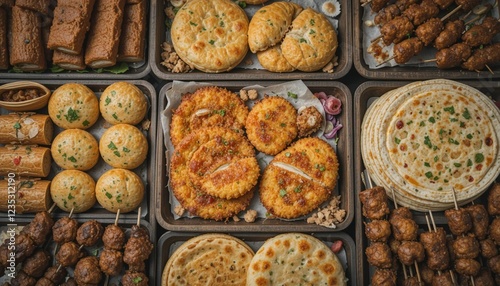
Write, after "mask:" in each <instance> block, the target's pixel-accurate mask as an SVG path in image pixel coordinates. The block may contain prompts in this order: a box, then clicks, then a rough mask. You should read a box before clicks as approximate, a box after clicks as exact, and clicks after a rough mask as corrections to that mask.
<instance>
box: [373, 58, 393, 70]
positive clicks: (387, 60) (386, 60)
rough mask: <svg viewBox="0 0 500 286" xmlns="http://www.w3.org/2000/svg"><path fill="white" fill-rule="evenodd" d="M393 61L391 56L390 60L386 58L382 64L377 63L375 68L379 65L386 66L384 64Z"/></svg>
mask: <svg viewBox="0 0 500 286" xmlns="http://www.w3.org/2000/svg"><path fill="white" fill-rule="evenodd" d="M393 59H394V56H392V57H390V58H388V59H385V60H384V61H383V62H380V63H378V64H377V65H376V67H379V66H381V65H383V64H386V63H388V62H390V61H392V60H393Z"/></svg>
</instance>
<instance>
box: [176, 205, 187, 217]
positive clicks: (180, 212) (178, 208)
mask: <svg viewBox="0 0 500 286" xmlns="http://www.w3.org/2000/svg"><path fill="white" fill-rule="evenodd" d="M185 211H186V210H185V209H184V208H183V207H182V206H181V205H176V206H175V208H174V213H175V214H176V215H178V216H182V215H183V214H184V212H185Z"/></svg>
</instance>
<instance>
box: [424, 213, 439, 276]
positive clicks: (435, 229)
mask: <svg viewBox="0 0 500 286" xmlns="http://www.w3.org/2000/svg"><path fill="white" fill-rule="evenodd" d="M429 214H430V217H431V219H432V221H434V218H433V216H432V212H431V211H430V210H429ZM425 220H426V221H427V227H428V228H429V232H432V227H431V223H430V221H429V216H428V215H427V214H425ZM436 231H437V228H436V225H435V224H434V232H436ZM437 272H438V275H441V270H438V271H437Z"/></svg>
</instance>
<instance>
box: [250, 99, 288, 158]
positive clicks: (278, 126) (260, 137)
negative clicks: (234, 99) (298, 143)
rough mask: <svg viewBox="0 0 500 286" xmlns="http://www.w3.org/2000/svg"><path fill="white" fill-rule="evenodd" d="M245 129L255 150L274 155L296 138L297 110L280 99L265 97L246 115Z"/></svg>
mask: <svg viewBox="0 0 500 286" xmlns="http://www.w3.org/2000/svg"><path fill="white" fill-rule="evenodd" d="M245 128H246V131H247V136H248V139H249V140H250V142H252V144H253V146H255V148H257V150H259V151H261V152H264V153H266V154H269V155H276V154H278V153H279V152H280V151H281V150H283V149H285V148H286V146H288V144H290V143H291V142H292V141H293V140H294V139H295V137H297V110H296V109H295V107H293V105H292V104H291V103H290V102H288V101H287V100H286V99H284V98H282V97H279V96H266V97H265V98H264V99H262V100H260V101H259V102H258V103H257V104H255V106H254V107H253V108H252V110H251V111H250V113H249V114H248V117H247V120H246V123H245Z"/></svg>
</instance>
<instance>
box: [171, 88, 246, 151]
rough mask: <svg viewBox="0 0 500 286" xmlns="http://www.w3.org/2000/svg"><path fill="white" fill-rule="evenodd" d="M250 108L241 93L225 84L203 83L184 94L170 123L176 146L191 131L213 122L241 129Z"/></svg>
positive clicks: (214, 124)
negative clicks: (203, 85)
mask: <svg viewBox="0 0 500 286" xmlns="http://www.w3.org/2000/svg"><path fill="white" fill-rule="evenodd" d="M247 116H248V108H247V107H246V105H245V104H244V103H243V101H242V100H241V99H240V97H239V96H238V95H237V94H236V93H233V92H231V91H229V90H227V89H225V88H221V87H215V86H210V87H202V88H199V89H197V90H196V91H195V92H194V93H192V94H186V95H184V96H183V97H182V101H181V104H180V105H179V107H177V109H176V110H175V111H174V113H173V115H172V121H171V123H170V139H171V141H172V144H173V145H174V146H175V147H176V146H177V145H178V144H179V142H181V140H182V139H183V138H184V137H185V136H186V135H187V134H189V133H191V132H192V131H194V130H197V129H201V128H208V127H213V126H219V127H227V128H231V129H234V130H241V129H242V128H243V126H245V120H246V118H247Z"/></svg>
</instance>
